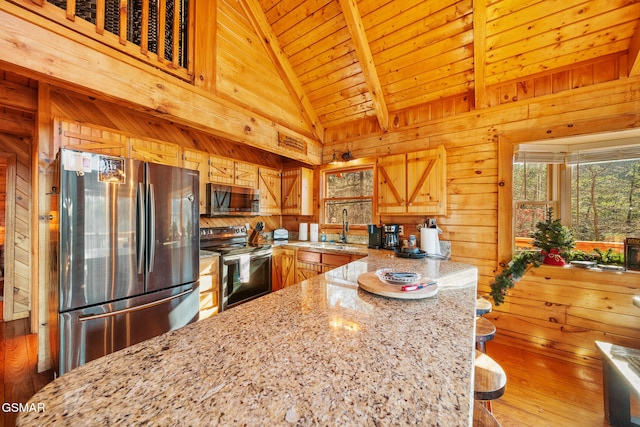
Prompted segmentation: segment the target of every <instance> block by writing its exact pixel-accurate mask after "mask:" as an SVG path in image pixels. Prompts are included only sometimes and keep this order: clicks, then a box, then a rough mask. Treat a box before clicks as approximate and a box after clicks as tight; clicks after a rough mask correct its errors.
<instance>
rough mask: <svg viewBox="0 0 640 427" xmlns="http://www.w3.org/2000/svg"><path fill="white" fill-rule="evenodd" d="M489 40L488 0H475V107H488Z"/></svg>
mask: <svg viewBox="0 0 640 427" xmlns="http://www.w3.org/2000/svg"><path fill="white" fill-rule="evenodd" d="M486 40H487V0H473V64H474V66H473V87H474V95H475V96H474V107H475V108H476V109H480V108H486V107H487V86H486V82H485V79H484V76H485V68H486V57H485V48H486V44H487V43H486Z"/></svg>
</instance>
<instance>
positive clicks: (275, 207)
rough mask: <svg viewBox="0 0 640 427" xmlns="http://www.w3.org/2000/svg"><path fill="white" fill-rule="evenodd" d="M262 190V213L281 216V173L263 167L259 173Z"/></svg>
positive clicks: (259, 183) (259, 184) (259, 185)
mask: <svg viewBox="0 0 640 427" xmlns="http://www.w3.org/2000/svg"><path fill="white" fill-rule="evenodd" d="M258 188H259V189H260V213H263V214H271V215H280V213H281V212H282V209H281V208H280V204H281V200H282V190H281V188H280V171H279V170H277V169H271V168H263V167H261V168H260V170H259V173H258Z"/></svg>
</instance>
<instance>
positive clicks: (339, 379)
mask: <svg viewBox="0 0 640 427" xmlns="http://www.w3.org/2000/svg"><path fill="white" fill-rule="evenodd" d="M368 252H369V256H367V257H365V258H362V259H360V260H357V261H354V262H352V263H350V264H347V265H345V266H342V267H339V268H337V269H334V270H331V271H329V272H327V273H325V274H322V275H319V276H317V277H315V278H313V279H310V280H307V281H304V282H302V283H300V284H297V285H294V286H291V287H287V288H285V289H282V290H280V291H278V292H274V293H272V294H269V295H266V296H264V297H261V298H258V299H256V300H253V301H250V302H248V303H246V304H242V305H240V306H237V307H234V308H232V309H230V310H227V311H224V312H222V313H220V314H218V315H216V316H214V317H211V318H209V319H206V320H203V321H200V322H196V323H193V324H190V325H188V326H186V327H184V328H182V329H179V330H177V331H173V332H169V333H167V334H164V335H161V336H159V337H156V338H152V339H150V340H148V341H145V342H143V343H140V344H137V345H134V346H132V347H129V348H127V349H124V350H121V351H118V352H116V353H113V354H111V355H108V356H105V357H103V358H100V359H97V360H94V361H92V362H89V363H88V364H86V365H84V366H81V367H79V368H76V369H74V370H72V371H70V372H68V373H67V374H65V375H63V376H62V377H60V378H58V379H56V380H55V381H53V382H52V383H50V384H48V385H47V386H45V387H44V388H43V389H42V390H41V391H39V392H38V393H37V394H36V395H35V396H34V397H33V398H32V399H31V401H30V402H31V403H35V404H43V405H44V408H45V409H44V412H40V413H38V412H25V413H22V414H20V417H19V418H18V425H19V426H41V425H52V424H56V423H57V424H69V425H83V426H86V425H113V424H120V425H131V424H150V425H163V426H164V425H211V426H216V425H219V426H235V425H243V426H244V425H248V426H258V425H259V426H265V425H269V426H288V425H296V426H308V425H314V426H316V425H320V426H324V425H345V426H373V425H403V426H404V425H419V426H426V425H456V426H462V425H471V415H472V399H473V391H472V390H473V354H474V320H475V317H474V316H475V307H474V304H475V300H476V282H477V269H476V268H475V267H472V266H468V265H465V264H459V263H453V262H446V261H437V260H430V259H426V260H425V259H423V260H408V259H400V258H395V257H394V256H393V255H392V254H391V253H390V252H389V251H368ZM382 267H396V268H403V269H411V270H413V271H417V272H420V273H422V274H423V275H427V276H429V277H431V278H434V279H437V280H438V283H439V292H438V295H437V296H436V297H433V298H428V299H422V300H400V299H392V298H386V297H381V296H377V295H373V294H370V293H368V292H366V291H364V290H362V289H359V288H358V286H357V277H358V276H359V275H360V274H363V273H365V272H368V271H375V270H377V269H378V268H382Z"/></svg>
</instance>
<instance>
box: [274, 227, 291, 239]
mask: <svg viewBox="0 0 640 427" xmlns="http://www.w3.org/2000/svg"><path fill="white" fill-rule="evenodd" d="M273 240H289V230H287V229H286V228H276V229H275V230H273Z"/></svg>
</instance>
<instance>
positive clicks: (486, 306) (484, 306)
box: [476, 297, 493, 316]
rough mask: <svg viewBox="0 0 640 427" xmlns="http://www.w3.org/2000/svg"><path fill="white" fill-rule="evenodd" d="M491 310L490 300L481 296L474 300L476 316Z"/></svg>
mask: <svg viewBox="0 0 640 427" xmlns="http://www.w3.org/2000/svg"><path fill="white" fill-rule="evenodd" d="M491 310H493V305H492V304H491V301H488V300H486V299H484V298H483V297H479V298H478V299H477V300H476V316H482V315H483V314H487V313H490V312H491Z"/></svg>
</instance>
